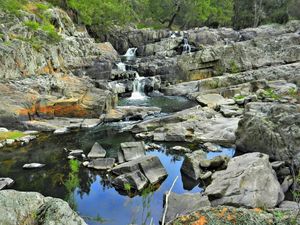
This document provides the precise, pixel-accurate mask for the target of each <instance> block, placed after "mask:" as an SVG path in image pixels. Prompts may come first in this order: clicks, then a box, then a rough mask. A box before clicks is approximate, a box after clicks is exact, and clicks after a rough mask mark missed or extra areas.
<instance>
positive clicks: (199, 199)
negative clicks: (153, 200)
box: [164, 192, 210, 224]
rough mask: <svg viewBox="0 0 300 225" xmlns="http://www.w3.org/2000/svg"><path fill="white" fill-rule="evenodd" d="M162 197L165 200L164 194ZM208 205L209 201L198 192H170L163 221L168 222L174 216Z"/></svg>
mask: <svg viewBox="0 0 300 225" xmlns="http://www.w3.org/2000/svg"><path fill="white" fill-rule="evenodd" d="M164 197H165V199H164V200H166V195H165V196H164ZM164 203H165V201H164ZM164 206H165V205H164ZM209 206H210V202H209V200H208V198H207V196H203V195H202V194H200V193H195V194H190V193H186V194H181V195H180V194H176V193H173V192H171V193H170V195H169V196H168V209H167V212H166V217H165V222H166V224H168V223H169V222H171V221H172V220H173V219H175V218H176V217H179V216H182V215H186V214H189V213H192V212H194V211H196V210H199V209H201V208H205V207H209Z"/></svg>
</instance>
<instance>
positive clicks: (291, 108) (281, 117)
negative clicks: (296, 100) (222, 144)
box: [236, 103, 300, 161]
mask: <svg viewBox="0 0 300 225" xmlns="http://www.w3.org/2000/svg"><path fill="white" fill-rule="evenodd" d="M299 133H300V106H299V105H292V104H276V103H249V104H248V105H247V106H246V109H245V113H244V116H243V119H242V120H241V121H240V123H239V127H238V129H237V133H236V134H237V141H236V145H237V150H238V151H241V152H262V153H265V154H268V155H269V156H270V158H271V159H273V160H279V161H280V160H283V161H290V160H291V159H292V158H293V157H294V156H295V155H297V154H298V153H299V152H300V148H299V146H300V139H299Z"/></svg>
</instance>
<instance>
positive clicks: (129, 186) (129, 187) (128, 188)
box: [124, 183, 131, 192]
mask: <svg viewBox="0 0 300 225" xmlns="http://www.w3.org/2000/svg"><path fill="white" fill-rule="evenodd" d="M124 190H125V191H127V192H129V191H130V190H131V185H130V184H129V183H125V184H124Z"/></svg>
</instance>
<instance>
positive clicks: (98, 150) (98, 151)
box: [88, 142, 106, 158]
mask: <svg viewBox="0 0 300 225" xmlns="http://www.w3.org/2000/svg"><path fill="white" fill-rule="evenodd" d="M105 155H106V151H105V149H104V148H103V147H102V146H101V145H100V144H99V143H98V142H96V143H95V144H94V145H93V147H92V149H91V151H90V152H89V154H88V157H89V158H104V157H105Z"/></svg>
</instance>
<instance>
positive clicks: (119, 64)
mask: <svg viewBox="0 0 300 225" xmlns="http://www.w3.org/2000/svg"><path fill="white" fill-rule="evenodd" d="M116 65H117V67H118V70H119V71H122V72H126V65H125V63H123V62H119V63H116Z"/></svg>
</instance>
